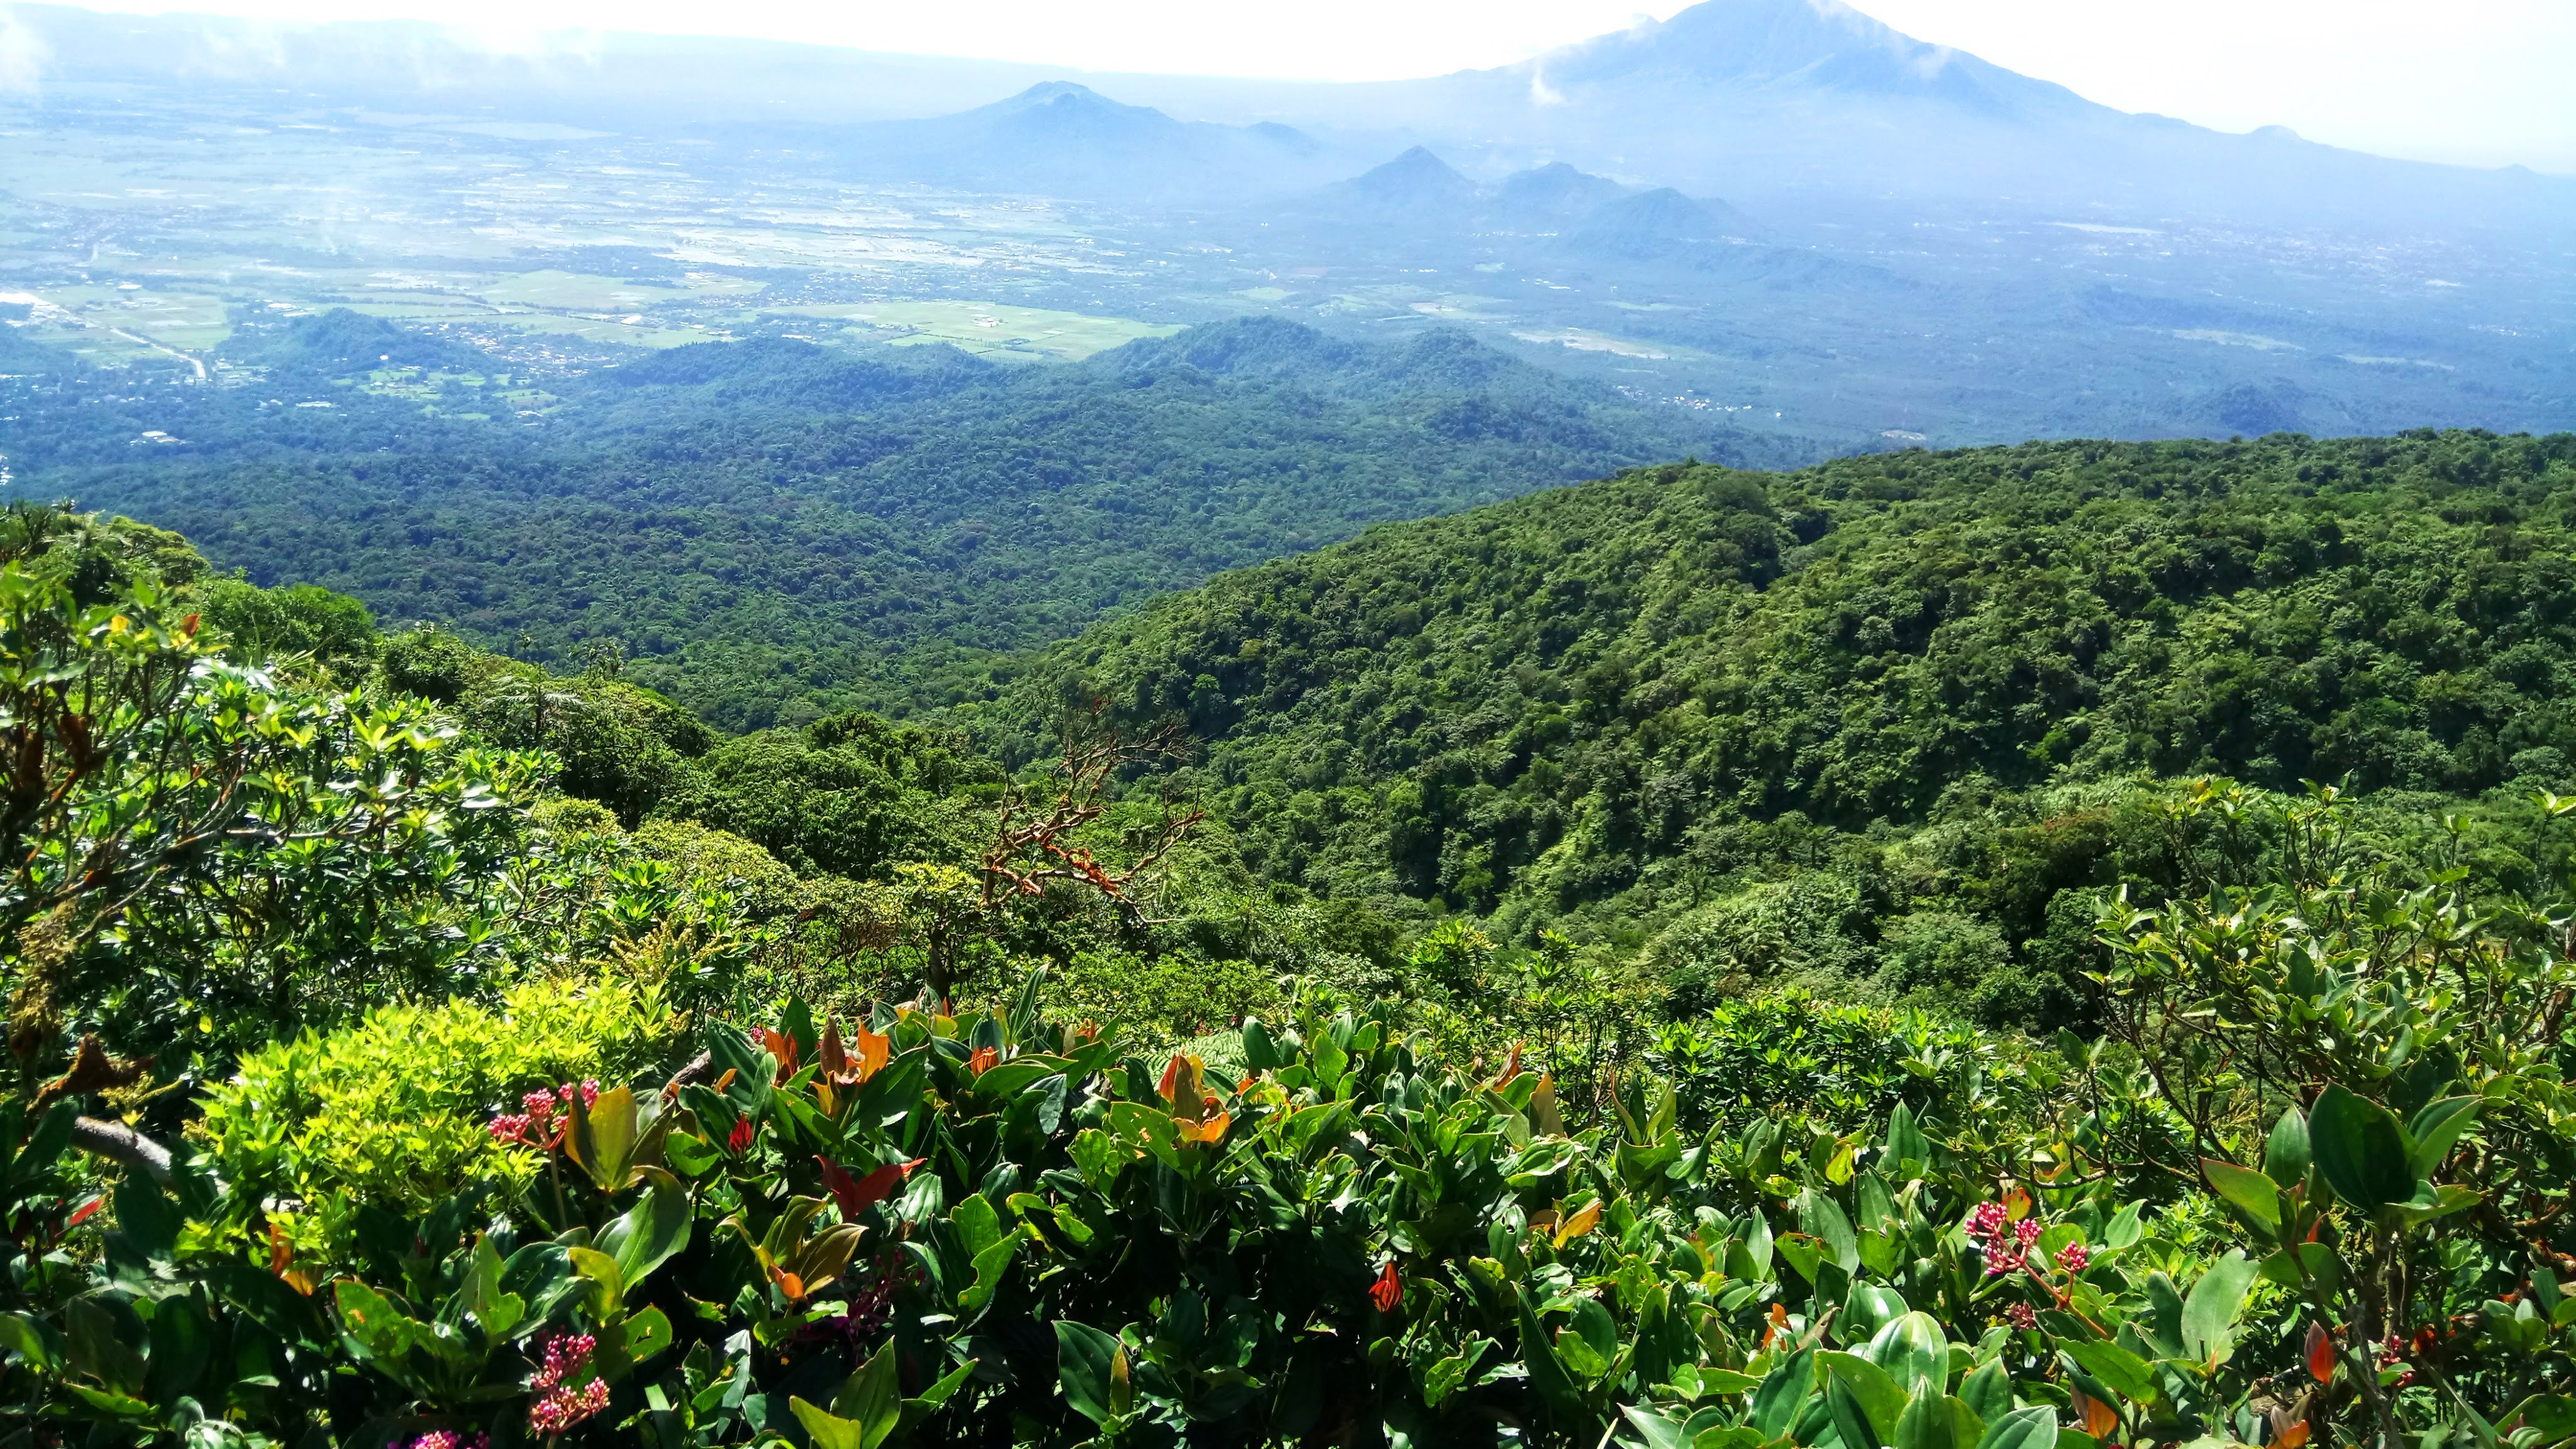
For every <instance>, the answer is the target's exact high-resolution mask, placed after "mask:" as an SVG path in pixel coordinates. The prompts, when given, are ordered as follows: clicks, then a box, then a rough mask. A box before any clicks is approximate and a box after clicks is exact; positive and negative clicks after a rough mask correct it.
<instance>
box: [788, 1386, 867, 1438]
mask: <svg viewBox="0 0 2576 1449" xmlns="http://www.w3.org/2000/svg"><path fill="white" fill-rule="evenodd" d="M771 1402H773V1403H775V1402H776V1400H771ZM787 1407H788V1409H789V1410H790V1411H791V1412H793V1413H794V1414H795V1415H796V1422H798V1423H800V1424H802V1425H804V1426H805V1432H806V1433H808V1434H810V1435H812V1436H813V1438H814V1449H868V1443H867V1430H866V1429H865V1428H864V1427H863V1426H861V1425H860V1424H858V1423H857V1422H855V1421H853V1420H850V1419H843V1418H838V1417H835V1416H834V1415H831V1414H827V1413H825V1412H824V1411H822V1410H821V1409H818V1408H815V1407H814V1406H813V1405H812V1404H809V1403H807V1402H805V1401H804V1400H803V1399H797V1398H791V1399H789V1400H788V1401H787Z"/></svg>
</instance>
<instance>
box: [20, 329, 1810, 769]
mask: <svg viewBox="0 0 2576 1449" xmlns="http://www.w3.org/2000/svg"><path fill="white" fill-rule="evenodd" d="M29 350H31V351H36V352H42V351H43V350H42V349H29ZM228 354H229V355H228V356H226V357H225V358H223V359H221V362H222V365H221V366H220V367H219V368H218V369H217V370H216V372H215V377H216V378H217V380H218V382H219V383H220V384H221V385H219V386H215V387H197V386H193V385H190V384H187V383H185V382H184V381H182V380H181V379H179V378H170V379H154V378H151V377H149V376H148V375H146V374H144V373H143V372H141V371H140V370H139V369H138V370H128V371H122V372H101V371H84V370H80V369H76V368H73V367H72V365H71V364H70V363H69V362H67V361H65V360H63V358H62V356H61V355H60V354H54V355H53V361H52V362H51V363H49V364H44V365H41V366H40V365H39V364H37V363H34V362H21V363H11V364H9V365H8V366H7V367H6V368H0V371H7V372H11V373H23V375H21V376H19V377H17V378H15V379H14V380H0V399H5V400H6V401H7V402H8V407H7V409H6V410H7V411H8V412H9V413H10V414H13V416H11V417H10V418H9V419H8V421H7V422H6V424H5V425H4V426H5V431H0V437H5V439H6V445H5V448H6V452H7V453H8V454H9V467H10V469H11V470H13V474H14V476H13V479H12V481H11V482H10V483H9V485H8V486H9V487H10V489H11V490H12V491H14V492H15V493H16V494H17V495H18V496H21V497H30V498H37V499H44V500H52V499H56V498H66V497H68V498H73V499H77V500H79V501H80V502H81V503H82V504H83V505H84V506H86V507H93V508H104V509H108V510H110V511H113V512H119V513H124V514H129V515H132V516H134V517H137V518H142V519H147V520H149V521H152V522H155V523H158V524H161V525H163V526H167V527H171V528H176V529H178V530H180V531H182V532H184V533H186V534H187V535H188V536H189V537H191V538H192V539H194V540H196V542H197V543H198V544H199V545H200V546H201V547H203V548H205V549H206V550H207V552H208V553H209V555H210V556H211V557H213V558H214V559H216V560H217V561H218V562H220V563H222V564H223V565H224V566H226V567H237V568H242V569H246V570H248V571H249V573H250V575H251V576H252V577H253V578H254V579H256V580H258V581H260V582H263V583H271V584H275V583H288V582H300V583H310V584H319V585H324V586H327V587H330V588H333V589H336V590H339V591H341V592H344V593H347V594H351V595H354V596H356V597H358V598H360V599H363V600H365V601H366V602H367V604H368V605H369V606H370V607H371V608H373V609H374V610H375V611H376V613H377V614H378V615H379V616H381V617H384V618H387V619H391V620H401V621H426V622H436V623H441V624H444V625H446V626H448V627H450V628H453V629H456V630H458V631H460V632H462V633H464V634H465V635H467V636H468V637H470V638H472V639H474V640H476V641H477V642H479V643H481V644H483V645H485V646H486V647H493V648H500V649H505V650H510V651H512V652H515V653H518V654H520V655H522V656H525V657H529V658H534V659H543V660H550V661H553V662H555V663H558V664H562V663H569V662H572V661H574V660H577V659H578V658H580V657H582V656H583V654H584V651H585V650H586V649H588V648H590V647H593V646H596V645H600V644H606V643H613V644H615V645H616V646H617V647H618V648H619V649H621V650H622V651H623V652H624V653H625V654H626V655H627V656H628V657H629V658H630V659H631V660H633V661H634V664H635V667H636V669H637V672H638V677H639V678H643V679H646V680H649V681H651V682H652V683H654V684H655V685H657V686H658V687H661V688H663V689H665V690H666V691H667V692H669V693H671V694H672V695H673V696H674V697H676V698H680V699H684V700H686V701H687V702H688V703H689V704H690V705H691V706H692V707H693V708H696V709H699V710H701V711H703V712H704V713H706V714H707V715H708V716H709V717H710V718H711V719H713V720H715V721H717V722H718V723H720V724H722V725H723V726H725V727H727V728H733V729H740V728H744V727H748V726H753V725H765V724H769V723H773V722H778V721H782V720H783V721H786V722H789V723H803V722H806V721H809V720H811V719H814V718H818V717H820V716H821V715H824V714H827V713H831V712H833V711H834V710H837V709H841V708H846V707H849V706H850V705H852V704H870V705H879V706H887V705H901V706H907V707H920V706H922V705H925V704H935V703H940V702H944V701H945V700H946V699H947V698H948V697H949V696H950V695H951V694H953V693H956V692H958V691H961V690H972V689H981V688H983V687H985V686H984V685H983V684H982V683H981V680H982V671H979V670H976V669H974V668H972V667H971V665H972V661H974V660H975V659H977V658H979V657H982V656H987V655H990V654H992V653H993V652H995V651H1008V650H1017V649H1023V648H1027V647H1031V646H1034V645H1038V644H1042V643H1044V642H1046V641H1047V640H1050V639H1054V638H1060V637H1063V636H1065V635H1068V634H1071V633H1074V632H1077V631H1079V630H1080V629H1081V628H1082V627H1083V626H1085V625H1086V624H1088V623H1090V622H1091V621H1093V620H1094V619H1096V618H1098V617H1100V616H1101V615H1102V614H1104V613H1106V612H1109V611H1113V610H1115V609H1118V608H1121V607H1125V606H1128V605H1131V604H1133V603H1136V602H1139V601H1141V600H1143V599H1144V598H1146V597H1148V596H1150V595H1152V594H1154V593H1157V592H1160V591H1162V590H1165V589H1170V588H1175V587H1182V586H1186V585H1189V584H1193V583H1196V582H1198V581H1199V580H1200V579H1202V578H1204V577H1206V576H1207V575H1209V574H1211V573H1214V572H1217V571H1219V570H1222V569H1226V568H1231V567H1236V566H1239V565H1242V564H1247V563H1253V562H1257V561H1259V560H1261V559H1265V558H1270V557H1275V556H1277V555H1280V554H1283V553H1292V552H1296V551H1299V550H1303V549H1308V548H1312V547H1315V546H1317V545H1318V544H1322V543H1327V542H1331V541H1333V540H1336V539H1339V538H1342V537H1346V536H1348V535H1349V534H1351V533H1353V532H1355V531H1357V530H1358V529H1360V528H1361V527H1364V526H1366V525H1368V524H1371V523H1376V522H1381V521H1386V520H1392V519H1402V518H1415V517H1421V516H1425V515H1428V514H1433V513H1442V512H1449V511H1453V510H1456V509H1459V508H1463V507H1467V506H1470V505H1473V504H1477V503H1482V502H1487V501H1491V500H1493V499H1497V498H1503V497H1508V496H1511V495H1513V494H1516V493H1522V492H1527V491H1529V490H1530V489H1532V488H1538V487H1545V486H1548V485H1551V484H1556V483H1564V482H1571V481H1574V480H1576V479H1579V478H1584V477H1590V476H1595V475H1597V474H1599V473H1602V472H1605V471H1608V470H1610V469H1612V468H1616V467H1618V466H1621V465H1624V464H1629V463H1638V462H1645V461H1648V460H1651V459H1654V458H1658V457H1670V456H1677V455H1680V454H1684V453H1698V454H1701V455H1704V456H1711V457H1721V456H1722V457H1725V458H1727V459H1729V460H1730V461H1734V462H1742V463H1762V462H1768V461H1778V459H1777V458H1776V457H1775V456H1774V455H1773V453H1772V452H1771V451H1770V449H1771V448H1772V447H1773V446H1774V445H1771V444H1766V443H1757V442H1755V441H1753V440H1751V439H1749V438H1747V437H1745V436H1744V435H1741V434H1739V433H1737V432H1735V431H1733V430H1731V429H1728V428H1726V427H1724V426H1722V425H1719V424H1716V423H1713V422H1711V421H1710V420H1709V419H1708V418H1707V417H1706V415H1704V414H1699V413H1694V412H1691V411H1688V410H1685V409H1677V408H1672V407H1656V406H1651V405H1647V404H1643V403H1639V402H1636V401H1633V400H1630V399H1627V398H1624V397H1622V396H1620V395H1619V394H1617V393H1616V392H1613V391H1611V390H1610V389H1607V388H1604V387H1600V386H1598V385H1594V384H1589V383H1581V382H1576V381H1573V380H1570V379H1566V378H1562V377H1559V376H1556V375H1554V374H1551V373H1548V372H1545V371H1542V370H1541V369H1538V368H1536V367H1533V366H1530V365H1528V364H1526V363H1522V362H1518V361H1514V360H1512V359H1509V358H1506V357H1504V356H1503V355H1502V354H1500V353H1497V352H1494V351H1493V350H1491V349H1489V348H1486V347H1484V346H1482V345H1480V344H1478V343H1475V342H1473V341H1471V340H1469V339H1467V338H1466V337H1465V336H1464V335H1463V334H1458V333H1448V332H1443V333H1436V334H1432V335H1429V336H1425V337H1423V338H1420V339H1418V340H1416V341H1413V342H1410V343H1407V344H1404V345H1402V346H1365V345H1359V344H1353V343H1345V342H1338V341H1334V340H1331V339H1328V338H1326V337H1324V336H1323V335H1322V334H1320V333H1317V332H1314V331H1312V330H1310V329H1307V328H1304V327H1300V326H1296V325H1294V324H1290V323H1282V322H1273V321H1261V320H1252V321H1242V322H1233V323H1224V324H1219V325H1214V326H1208V327H1201V328H1196V329H1192V330H1190V331H1188V332H1184V333H1181V334H1179V335H1177V336H1174V337H1171V338H1167V339H1161V340H1155V341H1145V342H1138V343H1134V344H1131V345H1129V346H1127V347H1123V348H1119V349H1116V350H1114V351H1112V352H1109V353H1104V354H1101V355H1100V356H1097V357H1095V358H1093V359H1091V360H1090V361H1089V362H1086V363H1083V364H1079V365H1074V366H1066V367H1031V366H1005V365H999V364H993V363H987V362H982V361H978V360H975V359H971V358H968V357H966V356H965V355H964V354H961V353H958V352H955V351H953V350H952V349H949V348H946V347H930V348H891V347H874V348H867V349H859V350H846V349H835V348H824V347H820V346H815V345H812V344H807V343H802V342H793V341H784V340H775V339H773V340H769V341H761V342H750V343H742V344H705V345H701V346H696V347H687V348H681V349H677V350H675V351H672V352H667V353H661V354H652V355H646V356H644V357H641V358H639V359H633V360H629V361H626V362H624V363H622V364H621V365H618V366H615V367H606V368H597V369H593V370H590V371H588V372H584V373H579V374H577V375H569V376H558V375H551V374H549V375H545V376H530V375H526V374H517V375H513V374H509V373H506V372H500V371H497V370H496V369H498V368H500V367H502V366H504V365H503V364H499V363H497V362H496V361H495V359H493V358H491V357H490V356H489V355H487V354H484V353H481V352H478V351H477V350H475V349H473V348H470V347H466V346H464V345H462V344H459V343H453V342H446V341H443V340H441V339H439V338H437V337H434V336H427V335H424V334H421V333H417V332H412V331H406V330H404V329H401V328H396V327H393V326H391V325H389V324H386V323H382V322H377V321H374V320H373V319H368V318H362V317H359V316H357V315H356V314H354V313H350V312H345V311H341V312H333V313H329V314H326V315H324V316H321V317H314V318H305V319H299V320H297V321H296V322H294V323H291V324H288V325H287V326H286V327H284V328H283V329H280V328H276V327H271V328H269V329H267V330H265V331H262V330H255V329H245V330H244V331H243V332H242V333H241V334H240V335H239V336H237V337H236V339H235V341H234V342H233V343H232V344H230V346H229V349H228Z"/></svg>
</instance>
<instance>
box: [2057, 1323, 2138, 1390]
mask: <svg viewBox="0 0 2576 1449" xmlns="http://www.w3.org/2000/svg"><path fill="white" fill-rule="evenodd" d="M2058 1348H2059V1349H2060V1350H2062V1351H2063V1352H2064V1353H2065V1354H2066V1356H2067V1357H2068V1358H2071V1359H2073V1360H2075V1362H2076V1364H2077V1366H2079V1367H2081V1368H2082V1369H2083V1370H2084V1371H2085V1372H2086V1373H2088V1374H2091V1375H2092V1376H2093V1377H2094V1378H2096V1379H2099V1380H2100V1381H2101V1383H2102V1387H2104V1388H2106V1389H2109V1390H2110V1391H2111V1392H2113V1393H2115V1394H2118V1395H2119V1396H2120V1397H2122V1398H2124V1399H2136V1400H2138V1401H2140V1402H2150V1401H2152V1400H2153V1399H2154V1398H2155V1396H2156V1375H2155V1370H2154V1369H2152V1368H2150V1367H2148V1365H2147V1361H2146V1360H2145V1359H2142V1358H2140V1357H2138V1356H2137V1355H2136V1354H2134V1353H2131V1352H2129V1351H2128V1350H2127V1349H2125V1348H2122V1347H2120V1346H2119V1345H2118V1344H2116V1343H2112V1342H2109V1341H2108V1340H2105V1339H2099V1338H2093V1339H2073V1340H2067V1341H2064V1342H2061V1343H2060V1344H2058Z"/></svg>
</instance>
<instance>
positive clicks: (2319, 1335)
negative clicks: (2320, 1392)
mask: <svg viewBox="0 0 2576 1449" xmlns="http://www.w3.org/2000/svg"><path fill="white" fill-rule="evenodd" d="M2334 1371H2335V1349H2334V1339H2333V1338H2331V1337H2329V1336H2328V1335H2327V1333H2326V1329H2325V1325H2324V1324H2322V1323H2316V1322H2311V1323H2309V1324H2308V1377H2310V1378H2312V1379H2315V1380H2316V1381H2317V1382H2318V1383H2321V1384H2322V1383H2327V1382H2329V1381H2331V1380H2332V1379H2333V1378H2334Z"/></svg>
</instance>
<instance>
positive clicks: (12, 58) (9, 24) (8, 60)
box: [0, 5, 49, 95]
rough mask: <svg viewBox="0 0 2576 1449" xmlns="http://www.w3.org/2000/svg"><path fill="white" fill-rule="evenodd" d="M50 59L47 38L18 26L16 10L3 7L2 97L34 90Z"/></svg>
mask: <svg viewBox="0 0 2576 1449" xmlns="http://www.w3.org/2000/svg"><path fill="white" fill-rule="evenodd" d="M48 58H49V56H48V53H47V51H46V49H45V40H44V37H43V36H40V35H38V34H37V33H36V32H34V31H32V30H30V29H28V28H27V27H26V26H25V25H23V24H21V23H19V20H18V14H17V12H16V11H14V10H12V9H10V8H8V7H7V6H4V5H0V95H13V94H23V93H27V92H32V91H34V90H35V89H36V85H37V82H38V81H39V80H41V79H42V78H43V76H44V71H45V61H46V60H47V59H48Z"/></svg>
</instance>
